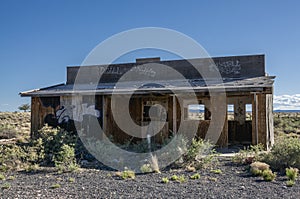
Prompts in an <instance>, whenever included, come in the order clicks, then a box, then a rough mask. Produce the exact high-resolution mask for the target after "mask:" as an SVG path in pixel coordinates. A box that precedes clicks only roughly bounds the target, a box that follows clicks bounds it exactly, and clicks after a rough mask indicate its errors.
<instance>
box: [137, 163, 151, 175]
mask: <svg viewBox="0 0 300 199" xmlns="http://www.w3.org/2000/svg"><path fill="white" fill-rule="evenodd" d="M140 170H141V172H142V173H150V172H152V168H151V165H150V164H143V165H142V166H141V168H140Z"/></svg>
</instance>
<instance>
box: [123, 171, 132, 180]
mask: <svg viewBox="0 0 300 199" xmlns="http://www.w3.org/2000/svg"><path fill="white" fill-rule="evenodd" d="M121 178H122V179H124V180H126V179H135V173H134V171H132V170H125V171H123V172H122V173H121Z"/></svg>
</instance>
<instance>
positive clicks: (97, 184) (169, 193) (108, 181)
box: [0, 157, 300, 198]
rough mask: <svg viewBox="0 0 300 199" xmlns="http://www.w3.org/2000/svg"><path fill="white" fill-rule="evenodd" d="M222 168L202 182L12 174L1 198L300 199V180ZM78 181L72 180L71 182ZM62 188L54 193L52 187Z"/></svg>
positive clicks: (83, 173)
mask: <svg viewBox="0 0 300 199" xmlns="http://www.w3.org/2000/svg"><path fill="white" fill-rule="evenodd" d="M218 168H219V169H221V170H222V174H214V173H211V172H210V171H200V172H199V173H200V175H201V177H200V179H198V180H191V179H188V177H189V176H191V175H192V174H193V173H189V172H186V171H178V170H177V171H175V170H173V171H163V172H162V173H161V174H158V173H150V174H140V175H136V178H135V180H121V179H120V178H119V177H117V176H115V172H113V171H107V170H95V169H81V170H80V171H78V172H73V173H63V174H57V172H54V171H53V169H51V168H50V169H49V168H47V169H43V170H42V171H40V172H37V173H25V172H12V173H5V176H6V178H8V176H14V177H15V179H14V180H9V179H6V180H4V181H0V185H1V186H3V185H4V184H5V183H9V184H10V188H8V189H1V190H0V196H1V198H200V197H202V198H300V181H299V180H298V181H296V184H295V185H294V186H293V187H286V186H285V183H286V177H285V176H280V175H278V176H277V178H276V180H275V181H273V182H265V181H263V180H262V179H261V178H260V177H252V176H250V175H249V174H248V172H247V170H246V167H245V166H237V165H235V164H233V163H232V162H231V161H230V159H228V157H227V158H226V157H222V158H221V160H220V165H219V166H218ZM174 174H176V175H185V176H186V177H187V181H186V182H184V183H179V182H173V181H170V182H169V183H167V184H164V183H161V178H162V177H169V178H170V177H171V176H172V175H174ZM70 178H74V179H75V181H74V182H70V180H69V179H70ZM56 183H58V184H60V185H61V187H60V188H56V189H53V188H51V186H52V185H53V184H56Z"/></svg>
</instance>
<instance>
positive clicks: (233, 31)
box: [0, 0, 300, 111]
mask: <svg viewBox="0 0 300 199" xmlns="http://www.w3.org/2000/svg"><path fill="white" fill-rule="evenodd" d="M299 10H300V3H299V1H296V0H295V1H292V0H290V1H276V0H264V1H259V0H251V1H239V0H227V1H221V0H220V1H214V0H204V1H200V0H197V1H155V0H152V1H142V0H139V1H130V0H128V1H121V0H120V1H113V0H112V1H92V0H89V1H83V0H82V1H76V0H69V1H63V0H51V1H50V0H49V1H46V0H36V1H33V0H26V1H22V0H20V1H17V0H1V1H0V25H1V26H0V74H1V78H0V90H1V97H0V111H14V110H17V107H18V106H19V105H20V104H23V103H28V102H29V101H30V100H29V98H21V97H19V96H18V93H19V92H20V91H24V90H30V89H34V88H39V87H44V86H49V85H53V84H57V83H62V82H65V79H66V77H65V76H66V72H65V71H66V66H67V65H68V66H70V65H80V64H81V63H82V61H83V60H84V58H85V57H86V56H87V54H88V53H89V52H90V51H91V50H92V49H93V48H94V47H95V46H96V45H97V44H99V43H100V42H101V41H103V40H105V39H107V38H108V37H110V36H112V35H114V34H116V33H119V32H122V31H125V30H128V29H132V28H141V27H149V26H150V27H163V28H169V29H174V30H176V31H179V32H182V33H184V34H186V35H188V36H189V37H191V38H193V39H195V40H196V41H197V42H199V43H200V44H201V45H202V46H203V47H204V48H205V49H206V50H207V52H208V53H209V54H210V55H211V56H227V55H244V54H265V55H266V70H267V72H268V73H269V74H270V75H276V76H277V78H276V83H275V95H277V96H281V95H285V96H294V95H295V94H299V93H300V87H299V72H300V71H299V67H300V65H299V58H300V55H299V53H300V26H299V21H300V12H299ZM125 61H129V62H133V61H134V60H125ZM293 99H294V98H293ZM297 99H298V98H297ZM290 101H291V103H294V101H293V100H290Z"/></svg>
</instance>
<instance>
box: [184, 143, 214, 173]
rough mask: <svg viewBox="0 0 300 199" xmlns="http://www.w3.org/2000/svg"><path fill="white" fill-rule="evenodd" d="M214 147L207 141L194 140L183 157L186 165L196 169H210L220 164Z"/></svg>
mask: <svg viewBox="0 0 300 199" xmlns="http://www.w3.org/2000/svg"><path fill="white" fill-rule="evenodd" d="M213 147H214V145H213V144H211V143H210V142H209V141H206V140H202V139H199V140H196V139H193V140H192V143H191V145H190V146H189V147H188V149H187V151H186V153H185V154H184V155H183V162H184V164H188V165H190V166H193V167H195V168H196V169H203V168H210V167H213V166H215V165H217V164H218V159H217V153H216V151H215V149H213Z"/></svg>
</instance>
